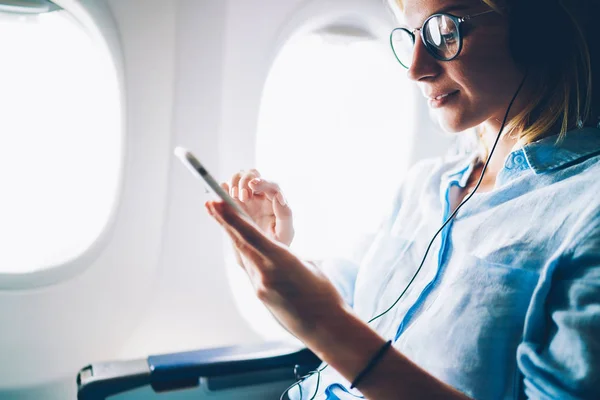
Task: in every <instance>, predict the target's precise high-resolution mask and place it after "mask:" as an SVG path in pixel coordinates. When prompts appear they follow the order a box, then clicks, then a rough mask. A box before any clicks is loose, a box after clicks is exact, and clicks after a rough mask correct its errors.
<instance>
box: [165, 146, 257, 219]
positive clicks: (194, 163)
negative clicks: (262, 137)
mask: <svg viewBox="0 0 600 400" xmlns="http://www.w3.org/2000/svg"><path fill="white" fill-rule="evenodd" d="M174 153H175V155H176V156H177V158H179V160H181V162H182V163H183V164H184V165H185V166H186V167H187V168H188V169H189V170H190V172H192V173H193V174H194V175H195V176H197V177H199V178H201V179H202V181H204V184H205V186H206V188H207V189H208V191H209V192H211V193H213V194H215V195H216V196H218V197H219V198H220V199H221V200H223V201H224V202H226V203H227V204H229V205H230V206H232V207H233V208H234V209H235V210H236V211H237V212H238V213H239V214H241V215H244V216H248V214H246V212H245V211H244V210H242V208H241V207H240V206H239V204H237V203H236V202H235V200H234V199H233V198H232V197H231V196H229V194H228V193H227V192H226V191H225V190H223V188H222V187H221V185H219V184H218V183H217V181H216V180H215V179H214V178H213V177H212V176H211V175H210V174H209V173H208V171H207V170H206V168H204V167H203V166H202V164H201V163H200V161H198V159H197V158H196V157H194V155H193V154H192V152H191V151H189V150H187V149H185V148H183V147H176V148H175V151H174Z"/></svg>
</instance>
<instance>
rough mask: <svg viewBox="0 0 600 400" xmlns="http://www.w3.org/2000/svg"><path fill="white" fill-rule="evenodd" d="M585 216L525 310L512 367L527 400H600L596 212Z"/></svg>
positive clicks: (599, 280)
mask: <svg viewBox="0 0 600 400" xmlns="http://www.w3.org/2000/svg"><path fill="white" fill-rule="evenodd" d="M596 211H597V210H596ZM582 214H585V213H582ZM590 215H592V217H591V218H590ZM587 216H588V217H587V218H580V219H579V222H578V223H577V224H575V225H576V227H575V228H574V229H573V230H572V234H571V239H570V240H568V243H570V244H567V245H565V250H564V251H560V249H559V251H557V254H558V255H557V257H556V258H554V259H553V260H552V261H551V262H550V263H549V264H548V267H547V268H546V269H545V271H544V272H543V273H542V275H541V277H540V281H539V283H538V286H537V287H536V290H535V292H534V296H533V299H532V303H531V306H530V309H529V311H528V313H529V314H530V316H529V318H527V320H526V324H525V330H524V336H523V342H522V343H521V344H520V345H519V348H518V350H517V362H518V365H519V368H520V370H521V372H522V374H523V377H524V380H523V382H524V391H525V395H526V396H527V397H528V398H530V399H600V222H599V221H600V212H594V213H587Z"/></svg>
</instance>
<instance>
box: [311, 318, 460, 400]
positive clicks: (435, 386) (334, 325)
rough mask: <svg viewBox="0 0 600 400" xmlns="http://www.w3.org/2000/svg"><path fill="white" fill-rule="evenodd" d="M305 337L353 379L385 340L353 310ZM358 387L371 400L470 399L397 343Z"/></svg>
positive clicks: (319, 354) (327, 360)
mask: <svg viewBox="0 0 600 400" xmlns="http://www.w3.org/2000/svg"><path fill="white" fill-rule="evenodd" d="M303 340H304V341H305V343H306V344H307V346H308V347H309V348H311V350H313V351H314V352H315V353H316V354H317V355H318V356H319V357H320V358H321V359H322V360H323V361H325V362H327V363H328V364H329V365H331V366H332V367H333V368H335V369H336V370H337V371H338V372H340V373H341V374H342V375H343V376H344V377H345V378H346V379H348V380H349V381H351V382H352V381H353V380H354V379H355V378H356V376H357V375H358V374H359V373H360V372H361V371H362V370H363V369H364V367H365V366H366V365H367V364H368V363H369V361H370V360H371V359H372V357H373V356H374V355H375V354H376V353H377V352H378V351H379V349H381V347H382V346H383V345H384V344H385V340H384V339H383V338H382V337H381V336H379V335H378V334H377V333H376V332H375V331H374V330H373V329H371V328H370V327H369V326H368V325H367V324H366V323H364V322H363V321H361V320H360V319H359V318H358V317H356V315H355V314H353V313H352V312H351V310H343V311H341V312H340V313H339V315H336V316H332V317H331V318H330V319H328V320H327V321H326V322H324V323H323V324H321V325H319V328H318V329H316V330H315V332H314V333H311V335H310V337H308V338H304V339H303ZM358 389H359V390H360V391H361V392H362V393H363V394H364V395H365V397H366V398H368V399H370V400H380V399H394V400H397V399H418V398H423V399H461V400H464V399H468V397H467V396H465V395H464V394H462V393H460V392H458V391H457V390H456V389H454V388H452V387H450V386H448V385H446V384H445V383H443V382H441V381H439V380H437V379H436V378H434V377H433V376H431V375H430V374H428V373H427V372H425V371H424V370H422V369H421V368H419V367H418V366H417V365H415V364H414V363H412V362H411V361H410V360H408V359H407V358H406V357H405V356H403V355H402V354H401V353H400V352H399V351H397V350H395V349H394V347H392V348H390V349H388V350H387V352H386V353H385V355H384V356H383V358H381V359H380V360H379V361H378V362H377V364H376V365H375V366H374V367H373V369H371V370H370V372H369V373H368V374H367V375H366V376H365V378H364V379H363V380H362V381H361V383H360V384H359V385H358Z"/></svg>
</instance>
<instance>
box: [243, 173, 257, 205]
mask: <svg viewBox="0 0 600 400" xmlns="http://www.w3.org/2000/svg"><path fill="white" fill-rule="evenodd" d="M259 177H260V173H259V172H258V171H257V170H255V169H251V170H248V171H247V172H245V173H243V175H242V176H241V177H240V180H239V182H238V193H239V196H240V200H241V201H242V202H245V201H247V200H249V199H251V198H252V189H251V188H250V187H248V182H250V181H251V180H253V179H256V178H259Z"/></svg>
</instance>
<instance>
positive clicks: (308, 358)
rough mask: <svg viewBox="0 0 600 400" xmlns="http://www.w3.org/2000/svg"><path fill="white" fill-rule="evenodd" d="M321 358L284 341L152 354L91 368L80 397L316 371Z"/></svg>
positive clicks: (81, 377) (80, 379) (96, 399)
mask: <svg viewBox="0 0 600 400" xmlns="http://www.w3.org/2000/svg"><path fill="white" fill-rule="evenodd" d="M319 363H320V360H319V359H318V357H317V356H315V355H314V354H313V353H312V352H311V351H310V350H308V349H306V348H299V347H297V346H292V345H289V344H284V343H279V342H269V343H262V344H257V345H243V346H230V347H220V348H214V349H206V350H197V351H188V352H182V353H173V354H164V355H158V356H150V357H148V359H146V360H144V359H141V360H131V361H116V362H102V363H94V364H91V365H88V366H86V367H84V368H82V369H81V371H79V374H78V375H77V387H78V390H77V399H78V400H100V399H105V398H106V397H108V396H112V395H115V394H118V393H122V392H125V391H128V390H132V389H136V388H139V387H142V386H146V385H150V386H152V388H153V389H154V391H156V392H161V391H166V390H176V389H183V388H189V387H195V386H198V385H199V381H200V378H201V377H202V378H222V377H226V376H231V375H239V374H248V373H260V372H269V371H274V370H281V369H284V368H289V370H290V375H289V376H290V378H292V379H293V373H292V371H293V369H294V367H295V366H296V365H300V366H301V367H303V369H307V370H309V369H313V368H316V367H317V366H318V364H319Z"/></svg>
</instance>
